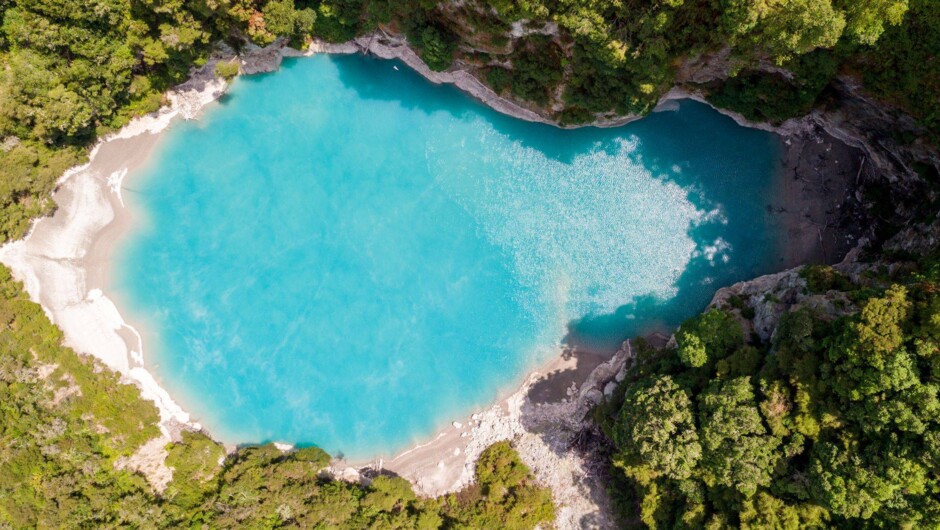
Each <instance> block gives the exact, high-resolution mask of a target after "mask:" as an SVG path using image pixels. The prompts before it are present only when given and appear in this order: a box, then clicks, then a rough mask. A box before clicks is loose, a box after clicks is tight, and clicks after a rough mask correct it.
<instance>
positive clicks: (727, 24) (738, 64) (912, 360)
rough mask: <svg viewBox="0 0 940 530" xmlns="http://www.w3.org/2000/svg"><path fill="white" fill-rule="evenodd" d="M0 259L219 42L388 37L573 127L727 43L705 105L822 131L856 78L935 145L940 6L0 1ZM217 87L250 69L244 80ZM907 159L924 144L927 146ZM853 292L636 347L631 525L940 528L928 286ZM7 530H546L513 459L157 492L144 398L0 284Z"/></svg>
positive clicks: (739, 0) (630, 109) (226, 68)
mask: <svg viewBox="0 0 940 530" xmlns="http://www.w3.org/2000/svg"><path fill="white" fill-rule="evenodd" d="M0 20H2V27H0V62H2V64H3V71H2V73H0V241H6V240H9V239H15V238H18V237H21V236H22V235H23V234H24V233H25V231H26V230H27V228H28V226H29V222H30V220H31V219H33V218H35V217H37V216H39V215H43V214H48V213H49V212H50V211H51V210H52V209H53V208H54V206H55V205H54V204H53V202H52V200H51V198H50V195H51V192H52V189H53V188H54V186H55V183H56V180H57V179H58V178H59V177H60V176H61V175H62V173H63V172H64V171H65V170H66V169H67V168H68V167H71V166H73V165H75V164H78V163H80V162H82V161H83V160H84V159H85V158H86V157H87V150H88V148H89V146H90V145H91V144H92V143H93V142H94V141H95V139H96V138H98V137H100V136H101V135H103V134H106V133H108V132H109V131H113V130H115V129H117V128H119V127H121V126H122V125H124V124H125V123H127V122H128V121H129V120H130V119H131V118H133V117H134V116H138V115H141V114H144V113H148V112H151V111H154V110H156V109H158V108H159V107H160V106H161V105H162V104H163V103H164V100H163V94H164V92H165V91H166V90H167V89H168V88H170V87H172V86H173V85H175V84H178V83H180V82H182V81H183V80H185V79H186V78H187V76H188V75H189V72H190V70H191V68H193V67H198V66H200V65H203V64H205V62H206V60H207V58H208V55H209V53H210V52H211V51H212V49H213V47H214V46H216V45H217V44H219V43H225V44H227V45H229V46H231V47H233V48H236V49H237V48H239V47H241V46H244V45H246V44H247V43H248V42H251V43H254V44H258V45H266V44H269V43H271V42H273V41H274V40H275V39H276V38H277V37H278V36H282V37H285V38H288V39H289V40H290V42H291V44H292V45H294V46H298V47H301V46H303V45H304V44H305V43H306V42H307V41H309V40H310V39H312V38H319V39H324V40H327V41H332V42H342V41H346V40H349V39H351V38H353V37H355V36H357V35H362V34H367V33H369V32H372V31H375V30H377V29H381V30H382V31H386V32H388V33H393V34H400V35H404V36H406V37H407V39H408V41H409V43H410V44H411V45H412V46H414V47H415V49H416V50H417V51H418V52H419V53H420V55H421V56H422V58H423V59H424V60H425V61H426V62H427V63H428V65H429V66H430V67H432V68H434V69H436V70H444V69H447V68H450V67H452V66H453V65H454V64H455V63H458V62H459V64H460V65H461V66H462V67H466V68H469V69H471V70H472V71H473V72H474V73H475V74H476V75H479V77H480V78H481V79H482V80H483V81H484V82H486V83H488V84H489V85H490V86H491V87H492V88H493V89H494V90H496V91H497V92H499V93H501V94H503V95H505V96H507V97H512V98H515V99H516V100H518V101H521V102H523V103H524V104H529V105H532V106H535V107H539V108H542V109H547V111H548V112H550V113H552V116H553V117H554V118H555V119H556V120H558V121H559V122H563V123H581V122H589V121H591V120H593V119H595V118H596V117H597V116H600V115H609V114H611V113H616V114H627V113H645V112H648V111H650V110H651V109H652V107H653V106H654V105H655V103H656V102H657V100H658V99H659V97H660V96H661V95H662V94H663V93H664V92H665V91H666V90H668V89H669V88H670V87H671V86H673V84H674V83H675V81H676V76H677V73H678V72H679V70H680V69H681V67H682V65H683V64H684V63H685V62H686V61H687V60H690V59H693V58H695V57H698V56H701V55H703V54H705V55H708V54H716V53H719V52H726V53H727V54H728V57H730V62H729V64H731V70H732V71H731V72H730V77H728V79H726V80H718V81H711V82H709V83H708V84H706V85H704V86H700V87H697V88H699V89H700V90H702V91H704V93H705V94H706V95H707V96H708V97H709V98H710V99H711V100H712V101H713V102H714V103H716V104H718V105H720V106H722V107H726V108H731V109H735V110H738V111H740V112H742V113H744V114H745V115H746V116H748V117H751V118H753V119H757V120H762V121H772V122H779V121H781V120H783V119H786V118H788V117H793V116H798V115H802V114H805V113H806V112H808V111H809V110H810V109H811V108H813V106H814V105H815V104H816V103H817V102H818V100H819V99H820V98H821V97H822V96H823V94H824V93H825V90H826V87H827V86H828V85H829V84H830V82H831V81H832V80H833V79H834V78H835V77H836V76H839V75H846V76H851V77H852V78H854V79H857V80H859V81H861V82H863V84H864V87H865V90H867V92H868V94H870V95H871V96H873V97H874V98H876V99H878V100H880V101H882V102H883V103H884V104H886V105H894V106H898V107H900V108H902V109H904V110H906V111H907V112H908V113H910V114H911V115H912V116H913V117H914V118H916V119H917V120H918V121H919V122H920V123H921V124H922V125H923V126H924V127H925V129H926V130H927V131H928V135H932V138H931V140H933V141H934V142H936V141H937V139H938V138H940V98H938V97H937V94H938V93H940V62H938V57H937V56H938V53H940V2H938V1H936V0H789V1H781V0H591V1H586V0H584V1H577V0H522V1H508V0H468V1H465V2H459V3H458V2H447V3H437V2H432V1H429V0H403V1H392V0H323V1H317V0H297V1H296V2H294V1H291V0H195V1H184V0H93V1H90V2H89V1H85V2H80V1H78V0H0ZM217 73H218V74H219V75H221V76H224V77H229V76H232V75H235V73H236V72H234V71H232V66H231V65H222V66H221V67H220V68H219V69H218V70H217ZM912 140H913V139H912ZM914 258H916V259H915V266H913V267H912V269H913V270H910V271H908V273H907V274H906V275H903V276H898V277H893V278H887V277H885V276H877V275H876V277H872V278H870V279H869V280H868V281H866V282H864V283H853V282H851V281H849V280H848V279H847V278H844V277H842V276H840V275H839V274H838V273H835V272H834V271H832V270H830V269H819V268H809V269H806V270H805V274H806V281H807V289H809V290H811V291H814V292H816V291H818V292H827V293H828V292H833V293H843V296H842V298H840V299H843V300H844V303H845V307H846V311H845V312H844V315H842V316H841V317H839V318H835V319H829V318H825V316H824V315H819V314H814V313H813V311H812V310H810V309H800V310H798V311H793V312H792V313H790V314H787V315H786V317H785V318H784V319H783V321H782V323H781V324H780V326H779V328H778V333H777V334H776V335H775V336H774V338H773V340H772V341H771V342H769V343H763V342H761V341H760V340H757V339H755V338H754V337H748V336H745V334H744V333H743V332H742V328H741V319H745V320H746V319H748V318H752V317H753V315H752V314H749V312H750V311H751V310H750V309H749V308H748V307H747V305H746V304H743V303H740V304H737V306H736V307H735V306H729V307H723V308H720V309H716V310H712V311H709V312H707V313H704V314H703V315H700V316H699V317H696V318H694V319H692V320H691V321H689V322H687V323H686V324H684V325H683V326H682V327H681V329H680V331H679V332H678V333H677V346H676V347H675V348H673V349H668V350H664V351H655V350H652V349H649V348H641V354H640V357H639V360H638V363H637V366H636V367H635V369H634V370H633V371H632V372H631V374H630V376H629V378H628V379H627V381H626V383H625V384H623V385H622V386H621V388H620V391H619V396H618V397H617V399H616V400H614V401H613V402H611V403H607V404H605V405H604V406H602V407H601V408H600V409H599V410H598V411H597V417H598V419H599V423H600V424H602V425H603V426H604V429H605V431H606V433H607V434H608V435H609V436H610V438H611V440H612V443H613V445H614V447H615V452H614V457H613V464H614V469H613V471H612V473H611V474H612V477H613V479H614V481H615V483H614V484H613V485H612V487H611V491H612V495H613V497H614V498H615V499H616V501H617V504H618V506H619V507H620V508H621V509H622V512H623V518H624V522H625V524H636V525H648V526H651V527H657V528H666V527H676V528H696V527H709V528H723V527H727V526H742V527H748V528H813V527H828V526H840V527H849V526H858V527H865V528H867V527H871V528H915V527H938V526H940V502H938V501H940V499H938V497H937V490H938V485H940V482H938V473H940V426H938V424H937V421H938V420H937V418H938V412H940V402H938V398H937V390H938V386H937V385H938V381H940V353H938V352H940V294H938V293H940V267H938V265H937V261H936V260H934V261H931V260H928V259H926V258H924V257H914ZM0 291H3V293H2V297H0V342H2V344H3V348H2V349H3V354H2V355H0V409H2V411H0V527H3V526H5V525H9V526H11V527H13V528H21V527H33V526H39V527H118V526H120V527H128V526H129V527H156V526H172V527H177V526H201V525H206V526H207V527H222V526H234V525H241V526H247V527H252V528H262V527H263V528H273V527H278V526H298V527H304V528H310V527H349V528H364V527H380V528H440V527H445V528H496V527H500V528H532V527H534V526H537V525H538V524H540V523H546V522H548V521H551V520H552V518H553V507H552V505H551V498H550V495H549V492H548V491H546V490H545V489H542V488H539V487H536V486H535V485H533V484H532V482H531V478H530V476H529V473H528V470H527V469H526V468H525V466H524V465H523V464H522V463H521V462H520V461H519V459H518V456H516V455H515V454H514V452H513V451H512V449H511V447H509V445H508V444H497V445H496V446H493V447H492V448H490V449H489V450H488V451H487V452H486V453H485V454H484V456H483V458H481V460H480V463H479V464H478V465H477V483H476V484H475V485H474V486H472V487H470V488H468V489H467V490H465V491H462V492H459V493H457V494H454V495H449V496H446V497H443V498H439V499H422V498H417V497H415V495H414V494H413V493H412V491H411V489H410V487H409V486H408V484H407V483H406V482H405V481H403V480H401V479H398V478H394V477H385V476H382V477H377V478H376V479H375V480H374V481H373V482H372V483H371V485H370V486H367V487H361V486H357V485H350V484H346V483H343V482H338V481H334V480H330V479H329V478H326V477H321V476H320V474H319V472H320V470H321V469H322V468H323V467H324V466H325V464H326V463H327V462H328V455H326V454H325V453H323V452H322V451H319V450H318V449H315V448H309V449H302V450H298V451H294V452H290V453H286V454H285V453H281V452H280V451H278V450H277V449H275V448H273V447H270V446H265V447H257V448H247V449H242V450H240V451H238V452H237V453H235V454H233V455H228V456H226V455H225V453H224V451H223V450H222V448H221V447H220V446H219V445H218V444H216V443H215V442H213V441H212V440H210V439H208V438H205V437H204V436H202V435H199V434H194V433H191V434H186V435H184V437H183V440H182V441H181V442H179V443H177V444H173V446H172V447H171V448H170V450H169V453H170V457H169V460H168V464H169V465H170V466H171V467H173V468H174V469H175V470H176V472H175V473H174V477H173V481H172V482H171V483H170V485H169V487H168V489H167V490H166V491H165V492H164V493H163V494H161V495H158V494H156V493H154V491H153V490H152V489H151V487H150V486H149V485H148V483H147V482H146V481H145V480H144V478H143V477H141V476H140V475H138V474H134V473H131V472H129V471H126V470H122V469H118V468H117V467H115V462H118V461H119V459H121V458H122V457H126V456H127V455H129V454H132V453H133V452H134V451H135V450H136V449H137V448H139V447H140V446H141V445H142V444H143V443H144V442H146V441H147V440H148V439H150V438H152V437H153V436H154V435H155V434H156V433H157V427H156V420H157V415H156V411H155V410H154V409H153V407H152V406H151V405H150V404H149V403H147V402H145V401H142V400H141V399H140V397H139V393H138V392H137V390H136V389H134V388H133V387H129V386H126V385H121V384H120V383H119V380H118V378H117V376H116V375H114V374H112V373H110V372H108V371H107V370H105V369H102V368H101V367H100V366H97V365H96V364H95V363H94V362H93V361H92V360H90V359H88V358H84V357H80V356H78V355H76V354H75V353H74V352H72V351H71V350H69V349H67V348H64V347H63V346H62V345H61V342H62V336H61V333H60V332H59V331H58V330H57V329H56V328H55V327H54V326H53V325H52V324H51V323H50V322H49V321H48V320H47V319H46V317H45V315H44V314H43V313H42V311H41V309H40V308H39V307H38V306H37V305H35V304H33V303H32V302H30V301H28V300H27V299H26V297H25V295H24V294H23V293H22V292H21V289H20V286H19V285H18V284H17V283H16V282H14V281H13V280H12V279H11V278H10V275H9V272H8V271H7V270H6V269H4V268H0Z"/></svg>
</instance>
